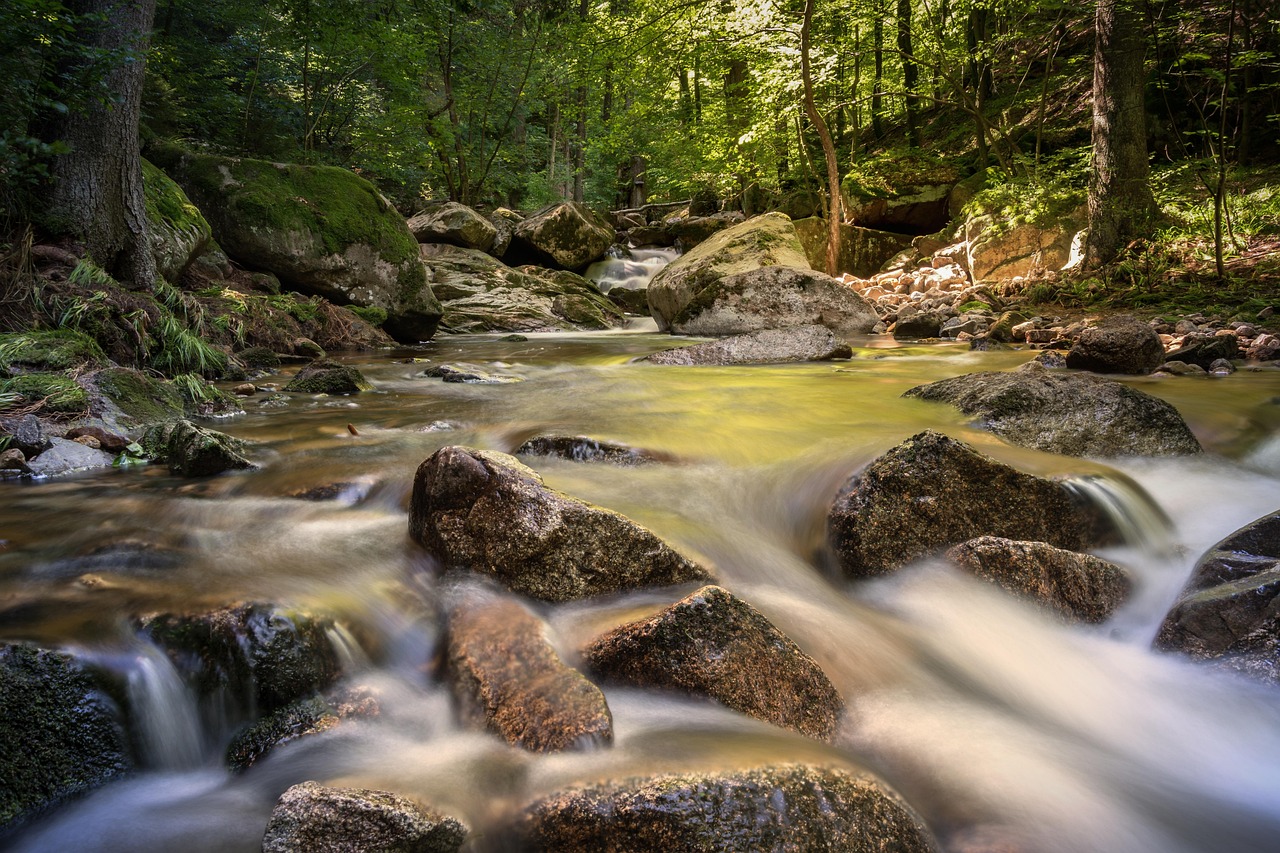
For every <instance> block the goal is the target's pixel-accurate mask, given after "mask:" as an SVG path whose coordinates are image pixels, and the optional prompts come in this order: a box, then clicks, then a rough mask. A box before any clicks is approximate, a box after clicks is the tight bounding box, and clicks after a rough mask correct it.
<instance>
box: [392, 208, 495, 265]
mask: <svg viewBox="0 0 1280 853" xmlns="http://www.w3.org/2000/svg"><path fill="white" fill-rule="evenodd" d="M407 224H408V226H409V231H410V233H412V234H413V236H414V239H416V240H417V241H418V242H419V243H450V244H452V245H454V246H461V247H462V248H464V249H479V250H480V251H481V252H487V251H489V250H490V249H491V248H493V242H494V240H496V239H497V236H498V229H497V228H495V227H494V225H493V223H492V222H490V221H489V220H487V219H485V218H484V217H483V216H481V215H480V214H478V213H476V212H475V211H474V210H472V209H471V208H469V207H467V206H466V205H464V204H458V203H457V202H454V201H448V202H445V203H444V204H442V205H439V206H438V207H433V208H431V209H430V210H424V211H422V212H421V213H417V214H415V215H413V216H411V217H409V221H408V223H407Z"/></svg>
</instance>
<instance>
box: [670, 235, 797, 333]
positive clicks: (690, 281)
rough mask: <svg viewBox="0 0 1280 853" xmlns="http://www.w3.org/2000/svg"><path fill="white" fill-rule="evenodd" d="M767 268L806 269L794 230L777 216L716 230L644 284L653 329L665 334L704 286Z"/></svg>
mask: <svg viewBox="0 0 1280 853" xmlns="http://www.w3.org/2000/svg"><path fill="white" fill-rule="evenodd" d="M771 266H779V267H794V268H795V269H799V270H808V269H811V267H810V266H809V259H808V257H807V256H806V255H805V253H804V247H803V246H802V245H801V244H800V238H799V237H798V236H797V235H796V230H795V227H794V226H793V225H792V224H791V220H790V219H788V218H787V217H786V216H784V215H783V214H781V213H768V214H765V215H764V216H757V217H755V218H753V219H748V220H747V221H746V222H743V223H740V224H738V225H735V226H733V227H732V228H726V229H725V230H723V231H719V232H717V233H716V234H714V235H712V236H711V237H710V238H708V239H707V240H706V241H705V242H703V243H700V244H699V245H698V246H696V247H695V248H694V249H692V250H691V251H689V252H687V253H685V254H684V255H681V256H680V257H679V258H676V259H675V260H674V261H672V262H671V263H670V264H668V265H667V266H665V267H663V268H662V269H661V270H660V271H659V272H658V274H657V275H655V276H654V277H653V279H652V280H651V281H650V282H649V288H648V297H649V312H650V313H651V314H652V315H653V317H654V319H655V320H657V321H658V328H659V329H660V330H661V331H667V330H669V329H671V327H672V323H673V321H674V320H675V318H676V317H677V316H679V315H680V314H681V312H683V311H685V309H686V308H687V307H688V306H689V304H690V303H692V302H693V301H694V300H695V299H696V298H697V297H698V296H699V295H700V294H701V293H702V292H703V291H704V290H706V289H707V288H708V287H711V286H713V285H715V284H716V283H718V282H719V281H720V280H721V279H723V278H725V277H727V276H732V275H735V274H737V273H742V272H747V271H749V270H757V269H760V268H761V267H771ZM743 331H747V330H743Z"/></svg>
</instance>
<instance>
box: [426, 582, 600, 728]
mask: <svg viewBox="0 0 1280 853" xmlns="http://www.w3.org/2000/svg"><path fill="white" fill-rule="evenodd" d="M545 632H546V625H545V624H544V623H543V622H542V620H541V619H539V618H538V617H536V616H534V615H533V614H532V613H530V612H529V611H528V610H527V609H525V608H524V607H522V606H521V605H520V604H518V603H516V602H514V601H503V600H495V601H485V602H464V603H462V604H460V605H458V606H456V607H455V608H454V609H453V611H452V612H451V613H450V616H449V652H448V654H449V673H450V676H451V678H452V681H453V687H454V692H455V694H456V695H457V697H458V702H459V705H460V709H461V716H462V718H463V720H464V721H466V722H469V723H472V724H474V725H480V726H487V727H488V728H489V729H491V730H493V731H494V732H497V733H498V734H499V735H500V736H501V737H502V738H503V739H504V740H505V741H506V742H507V743H509V744H511V745H513V746H520V747H523V748H524V749H527V750H529V751H531V752H559V751H561V750H565V749H572V748H574V747H589V746H593V745H597V744H600V743H602V742H606V743H607V742H608V741H611V740H613V717H612V715H611V714H610V713H609V706H608V704H606V703H605V699H604V694H603V693H601V692H600V689H599V688H598V687H596V686H595V685H594V684H592V683H591V682H590V681H588V680H587V679H586V678H585V677H583V675H582V674H581V673H579V672H578V671H577V670H575V669H573V668H572V667H569V666H566V665H565V663H564V662H563V661H561V660H560V656H559V655H557V654H556V652H555V649H553V648H552V647H551V644H550V643H549V642H547V638H546V635H545Z"/></svg>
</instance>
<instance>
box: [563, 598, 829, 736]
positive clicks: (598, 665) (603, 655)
mask: <svg viewBox="0 0 1280 853" xmlns="http://www.w3.org/2000/svg"><path fill="white" fill-rule="evenodd" d="M584 657H585V658H586V659H587V661H588V663H589V664H590V666H591V668H592V669H593V670H594V671H595V672H598V673H600V674H601V675H602V676H604V677H605V678H608V679H612V680H615V681H619V682H623V683H626V684H634V685H637V686H640V687H666V688H675V689H678V690H683V691H687V692H690V693H695V694H700V695H706V696H710V697H712V698H713V699H716V700H717V701H719V702H721V703H722V704H724V705H727V706H728V707H730V708H733V709H734V710H735V711H741V712H742V713H744V714H746V715H747V716H750V717H755V718H756V719H758V720H764V721H765V722H767V723H773V724H774V725H775V726H781V727H783V728H787V729H791V730H792V731H796V732H799V733H800V734H803V735H807V736H809V737H813V738H818V739H819V740H830V739H831V738H832V737H833V736H834V735H835V731H836V725H837V723H838V722H839V718H840V713H841V711H843V710H844V701H843V700H842V699H841V698H840V694H839V693H838V692H836V689H835V687H833V686H832V685H831V682H830V681H829V680H828V679H827V676H826V674H825V673H823V671H822V670H821V668H819V666H818V664H817V663H816V662H815V661H814V660H813V658H811V657H809V656H808V655H806V654H805V653H804V652H803V651H801V650H800V647H799V646H797V645H796V644H795V643H794V642H792V641H791V639H790V638H789V637H787V636H786V635H785V634H783V633H782V632H781V631H779V630H778V629H777V628H775V627H774V626H773V623H771V622H770V621H769V620H768V619H766V618H765V617H764V616H762V615H761V614H760V613H759V612H758V611H757V610H756V609H755V608H753V607H752V606H751V605H749V604H747V603H746V602H744V601H742V600H741V599H738V598H735V597H734V596H733V595H731V594H730V593H729V592H728V591H726V590H724V589H721V588H720V587H718V586H704V587H703V588H702V589H700V590H698V591H697V592H695V593H693V594H692V595H689V596H687V597H686V598H684V599H682V600H680V601H677V602H676V603H675V604H673V605H671V606H670V607H668V608H667V609H665V610H663V611H661V612H660V613H658V614H656V615H654V616H651V617H650V618H648V619H643V620H641V621H639V622H633V623H630V624H627V625H622V626H620V627H618V628H615V629H614V630H612V631H610V632H609V633H607V634H605V635H604V636H602V637H599V638H597V639H596V640H595V641H594V642H592V643H591V645H590V646H589V647H588V648H587V650H586V651H585V653H584Z"/></svg>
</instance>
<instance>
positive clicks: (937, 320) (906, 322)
mask: <svg viewBox="0 0 1280 853" xmlns="http://www.w3.org/2000/svg"><path fill="white" fill-rule="evenodd" d="M943 319H944V318H943V315H942V313H941V312H940V311H916V312H914V313H911V314H906V315H905V316H899V317H898V320H897V322H895V323H894V324H893V337H894V339H895V340H905V341H920V340H924V339H926V338H936V337H938V336H939V335H941V334H942V323H943Z"/></svg>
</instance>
